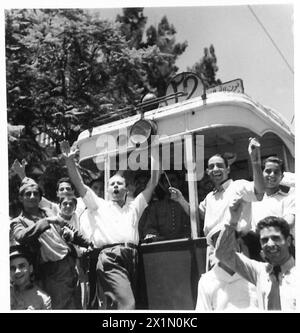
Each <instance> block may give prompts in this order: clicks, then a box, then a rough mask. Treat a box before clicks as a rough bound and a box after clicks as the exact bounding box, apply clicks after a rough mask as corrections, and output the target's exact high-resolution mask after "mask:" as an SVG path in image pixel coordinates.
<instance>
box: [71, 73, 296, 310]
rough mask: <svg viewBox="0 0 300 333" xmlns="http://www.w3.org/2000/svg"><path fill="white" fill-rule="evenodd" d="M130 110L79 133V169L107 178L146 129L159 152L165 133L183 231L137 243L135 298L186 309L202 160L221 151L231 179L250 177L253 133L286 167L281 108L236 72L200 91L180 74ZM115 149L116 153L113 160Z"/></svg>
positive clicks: (290, 157) (196, 263)
mask: <svg viewBox="0 0 300 333" xmlns="http://www.w3.org/2000/svg"><path fill="white" fill-rule="evenodd" d="M151 106H152V107H151ZM149 109H150V110H149ZM141 110H142V112H141ZM145 110H149V111H145ZM137 111H139V112H137V113H136V114H134V115H131V116H128V117H126V118H122V119H117V120H114V121H112V122H109V123H106V124H102V125H100V126H95V127H94V128H92V129H90V130H85V131H84V132H82V133H81V134H80V135H79V137H78V141H77V144H78V147H79V151H80V158H79V161H80V164H81V165H82V166H84V167H86V168H89V169H93V170H95V169H101V170H104V174H105V179H106V180H107V179H108V178H109V176H110V172H111V170H112V166H113V165H115V163H119V164H120V161H121V159H122V158H123V159H124V156H125V155H124V154H127V156H128V154H129V153H130V152H132V151H137V150H138V149H143V147H142V146H143V144H144V143H145V142H149V140H148V137H149V136H150V135H151V134H156V137H158V141H157V144H159V145H160V146H161V149H162V151H163V148H162V147H163V146H164V144H166V142H168V144H169V143H170V140H171V142H172V148H171V153H170V155H168V156H171V161H172V159H173V161H172V162H171V164H172V166H173V168H178V169H179V168H180V165H179V164H181V167H182V166H184V169H185V173H186V182H187V188H188V200H189V203H190V223H191V236H190V238H184V239H175V240H163V241H158V242H152V243H145V244H141V246H140V257H141V261H140V283H139V296H138V301H137V304H138V305H139V308H141V309H152V310H193V309H194V308H195V304H196V297H197V284H198V280H199V277H200V275H201V274H202V273H204V272H205V271H206V239H205V238H204V237H202V235H201V228H200V221H199V214H198V204H199V199H200V193H199V190H201V182H200V180H201V178H202V177H203V174H204V173H203V172H204V168H203V165H204V162H205V161H206V160H207V159H208V158H209V157H210V156H212V155H213V154H216V153H226V154H228V156H229V157H230V158H231V159H232V161H231V178H232V179H242V178H243V179H248V180H251V177H252V170H251V164H250V160H249V157H248V150H247V147H248V139H249V137H258V138H259V140H260V143H261V155H262V158H264V157H267V156H270V155H277V156H278V157H279V158H281V159H282V160H283V161H284V164H285V169H286V171H290V172H294V167H295V166H294V161H295V146H294V145H295V143H294V142H295V140H294V139H295V137H294V133H293V130H292V128H290V126H289V125H288V123H287V122H286V121H285V120H284V119H283V117H282V116H281V115H279V114H278V113H277V112H275V111H274V110H271V109H270V108H267V107H265V106H263V105H261V104H260V103H258V102H256V101H254V100H253V99H252V98H251V97H250V96H248V95H247V94H245V93H244V87H243V82H242V80H240V79H237V80H233V81H230V82H227V83H225V84H222V85H220V86H217V87H215V88H211V89H208V90H205V89H204V88H203V85H202V83H201V80H200V78H199V77H197V75H195V74H193V73H181V74H179V75H177V76H176V77H175V78H174V79H173V80H171V82H170V84H169V85H168V89H167V91H166V96H165V97H163V98H158V99H155V100H150V101H146V102H143V103H141V104H140V105H139V106H138V107H137ZM147 136H148V137H147ZM104 137H110V138H113V140H112V141H114V142H115V143H116V145H114V144H112V145H110V144H109V143H107V144H105V145H103V144H100V142H103V138H104ZM141 137H142V138H141ZM147 140H148V141H147ZM124 146H126V151H125V152H124V149H123V148H124ZM178 147H179V148H178ZM121 148H122V149H121ZM176 149H177V150H176ZM175 152H176V153H175ZM178 152H179V153H180V152H182V160H181V161H180V159H179V158H178V154H179V153H178ZM122 154H123V155H122ZM179 155H180V154H179ZM117 156H119V157H120V156H121V159H119V160H118V161H117V162H116V160H115V159H116V157H117ZM122 156H123V157H122ZM175 156H176V158H175ZM125 157H126V156H125ZM164 158H165V156H164V154H163V153H162V159H163V160H164ZM168 158H169V157H168ZM165 163H166V164H168V161H165ZM106 183H107V182H106V181H105V184H106ZM199 184H200V186H199Z"/></svg>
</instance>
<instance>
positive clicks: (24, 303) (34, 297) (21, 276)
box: [10, 246, 51, 310]
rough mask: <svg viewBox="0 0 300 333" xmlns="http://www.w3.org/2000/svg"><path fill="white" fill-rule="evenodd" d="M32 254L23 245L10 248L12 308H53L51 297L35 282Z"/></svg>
mask: <svg viewBox="0 0 300 333" xmlns="http://www.w3.org/2000/svg"><path fill="white" fill-rule="evenodd" d="M33 273H34V272H33V266H32V263H31V259H30V255H29V254H28V253H26V250H25V249H24V248H22V247H21V246H12V247H11V248H10V283H11V288H10V292H11V295H10V304H11V310H51V298H50V296H49V295H47V294H46V293H45V292H44V291H42V290H41V289H40V288H39V287H38V286H37V285H36V284H35V283H33V281H32V280H33V277H32V275H33Z"/></svg>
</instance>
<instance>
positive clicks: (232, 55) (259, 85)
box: [97, 4, 294, 126]
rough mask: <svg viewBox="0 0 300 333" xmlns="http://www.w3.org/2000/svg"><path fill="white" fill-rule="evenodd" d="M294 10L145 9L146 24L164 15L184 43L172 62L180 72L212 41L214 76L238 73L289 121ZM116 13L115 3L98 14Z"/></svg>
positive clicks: (109, 15)
mask: <svg viewBox="0 0 300 333" xmlns="http://www.w3.org/2000/svg"><path fill="white" fill-rule="evenodd" d="M249 6H250V8H249ZM97 12H98V10H97ZM253 12H254V14H253ZM293 12H294V10H293V5H292V4H281V5H279V4H265V5H251V4H250V5H235V6H193V7H189V6H183V7H152V8H149V7H146V8H145V9H144V15H145V16H146V17H147V18H148V21H147V26H150V25H154V26H157V25H158V23H159V22H160V20H161V18H162V17H163V16H164V15H166V16H167V18H168V20H169V23H171V24H173V25H174V26H175V28H176V30H177V34H176V41H178V42H183V41H187V42H188V47H187V49H186V50H185V52H184V53H183V54H182V55H181V56H180V57H179V58H178V61H177V63H176V64H177V66H178V67H179V72H181V71H185V70H186V69H187V67H192V65H193V64H195V62H197V61H199V60H200V58H201V57H202V56H203V54H204V53H203V50H204V48H205V47H209V46H210V45H211V44H213V45H214V48H215V52H216V56H217V64H218V67H219V71H218V72H217V78H219V79H220V80H221V81H222V82H226V81H230V80H233V79H237V78H241V79H242V80H243V84H244V88H245V93H246V94H248V95H250V96H251V97H252V98H253V99H255V100H256V101H258V102H260V103H261V104H263V105H265V106H268V107H271V108H273V109H275V110H276V111H278V112H279V113H280V114H281V115H283V116H284V117H285V119H286V120H287V122H288V124H290V125H291V122H292V119H293V115H294V74H293V69H294V36H293ZM121 13H122V11H121V9H119V8H114V9H102V10H99V16H100V17H101V18H108V19H115V17H116V14H121ZM255 15H256V16H255ZM256 17H257V18H258V20H259V22H261V23H262V24H263V26H264V28H265V30H266V31H267V32H265V30H264V28H263V27H262V26H261V25H260V23H259V22H258V21H257V19H256ZM270 38H271V39H272V40H273V42H274V43H275V44H276V46H274V45H273V43H272V41H271V39H270ZM276 47H277V48H276ZM278 49H279V51H278ZM280 52H281V53H280ZM281 54H282V55H281ZM282 56H283V57H282ZM283 58H284V59H283ZM293 125H294V122H293V123H292V126H293Z"/></svg>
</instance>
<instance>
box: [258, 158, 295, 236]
mask: <svg viewBox="0 0 300 333" xmlns="http://www.w3.org/2000/svg"><path fill="white" fill-rule="evenodd" d="M283 172H284V167H283V161H282V160H281V159H279V158H278V157H276V156H270V157H268V158H267V159H265V160H264V162H263V177H264V182H265V190H266V192H265V194H264V197H263V199H262V201H259V202H253V203H252V228H253V230H255V228H256V225H257V223H258V221H260V220H261V219H263V218H264V217H266V216H278V217H282V218H284V219H285V220H286V221H287V222H288V224H289V226H290V231H291V234H292V235H293V237H295V234H294V233H295V230H294V226H295V192H294V191H291V190H290V191H289V192H288V193H286V192H284V191H282V190H281V188H280V183H281V180H282V178H283Z"/></svg>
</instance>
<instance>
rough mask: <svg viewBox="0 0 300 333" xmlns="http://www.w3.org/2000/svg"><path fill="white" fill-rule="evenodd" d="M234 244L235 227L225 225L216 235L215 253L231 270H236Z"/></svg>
mask: <svg viewBox="0 0 300 333" xmlns="http://www.w3.org/2000/svg"><path fill="white" fill-rule="evenodd" d="M236 245H237V243H236V237H235V227H234V226H232V225H225V226H224V228H223V230H222V231H221V233H220V235H219V237H218V241H217V243H216V252H215V255H216V257H217V259H218V260H220V261H221V262H222V263H224V264H225V265H226V266H228V267H229V268H230V269H232V270H233V271H236V259H235V257H236Z"/></svg>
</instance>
